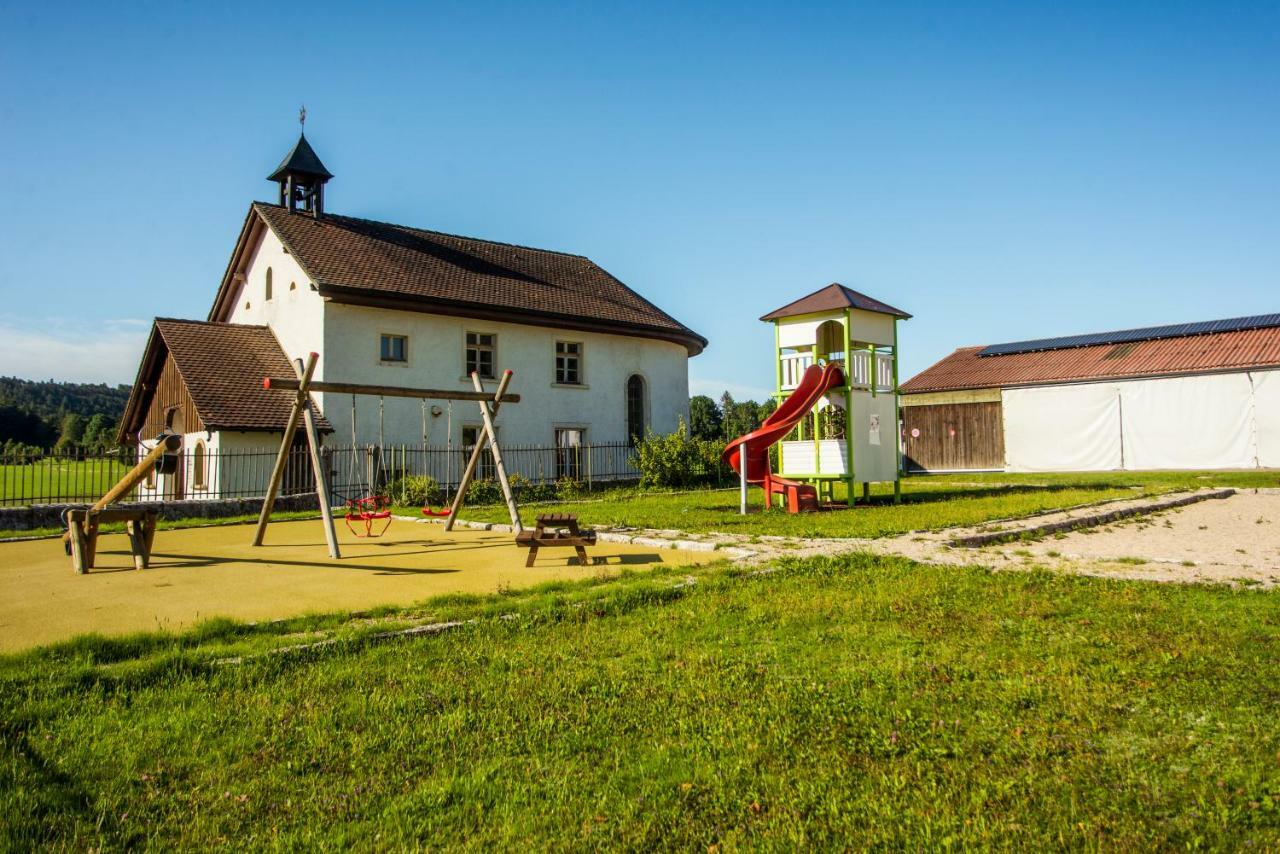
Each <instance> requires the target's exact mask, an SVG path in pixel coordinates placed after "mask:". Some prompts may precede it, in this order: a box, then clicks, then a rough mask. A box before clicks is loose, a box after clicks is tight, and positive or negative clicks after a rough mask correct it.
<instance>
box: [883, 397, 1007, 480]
mask: <svg viewBox="0 0 1280 854" xmlns="http://www.w3.org/2000/svg"><path fill="white" fill-rule="evenodd" d="M1000 408H1001V404H1000V402H999V401H994V402H986V403H939V404H933V405H929V406H906V407H903V409H902V432H903V439H904V442H905V447H904V454H903V455H904V459H903V465H904V466H905V467H906V469H907V471H948V470H956V469H996V470H1000V469H1003V468H1004V424H1003V419H1002V418H1001V411H1000ZM915 430H919V431H920V435H919V436H914V435H912V433H913V431H915Z"/></svg>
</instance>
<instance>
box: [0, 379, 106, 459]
mask: <svg viewBox="0 0 1280 854" xmlns="http://www.w3.org/2000/svg"><path fill="white" fill-rule="evenodd" d="M129 391H130V386H127V385H117V386H109V385H105V384H103V383H63V382H54V381H53V380H47V381H38V380H23V379H18V378H17V377H0V449H2V451H3V452H4V453H6V454H12V453H37V452H40V451H45V450H48V449H49V448H53V449H54V450H55V451H59V452H62V451H84V452H87V453H103V452H106V451H108V450H111V449H112V448H114V447H115V446H116V428H117V426H118V425H119V420H120V416H121V415H122V414H123V413H124V407H125V403H126V402H128V400H129Z"/></svg>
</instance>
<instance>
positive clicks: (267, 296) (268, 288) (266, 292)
mask: <svg viewBox="0 0 1280 854" xmlns="http://www.w3.org/2000/svg"><path fill="white" fill-rule="evenodd" d="M263 297H264V299H268V300H270V299H271V268H270V267H268V268H267V285H266V287H265V288H263Z"/></svg>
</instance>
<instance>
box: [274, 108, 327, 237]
mask: <svg viewBox="0 0 1280 854" xmlns="http://www.w3.org/2000/svg"><path fill="white" fill-rule="evenodd" d="M306 122H307V108H306V107H303V108H302V109H301V110H299V111H298V124H300V125H302V126H303V131H302V133H301V134H300V135H299V136H298V143H297V144H296V145H295V146H294V147H293V150H292V151H290V152H289V153H288V154H287V155H285V158H284V160H282V161H280V165H279V166H277V167H276V171H274V172H272V173H271V174H270V175H268V176H267V180H268V181H275V182H276V183H277V184H279V185H280V206H281V207H284V206H286V205H287V206H288V208H289V210H290V211H294V212H296V211H297V210H298V209H299V208H301V209H302V211H304V212H306V213H310V214H311V215H312V216H314V217H315V218H316V219H319V218H320V216H321V215H322V214H323V213H324V185H325V184H326V183H328V181H329V179H330V178H332V177H333V173H332V172H330V171H329V170H328V169H326V168H324V164H323V163H321V162H320V158H319V157H318V156H317V155H316V152H315V149H313V148H312V147H311V143H309V142H307V134H306Z"/></svg>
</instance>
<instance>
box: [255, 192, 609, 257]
mask: <svg viewBox="0 0 1280 854" xmlns="http://www.w3.org/2000/svg"><path fill="white" fill-rule="evenodd" d="M253 204H255V205H263V206H264V207H269V208H274V209H275V210H278V211H283V212H285V213H288V210H287V209H286V208H283V207H281V206H280V205H277V204H273V203H272V202H262V201H255V202H254V203H253ZM335 219H336V220H343V219H345V220H352V221H354V222H368V223H372V224H374V225H383V226H389V227H391V228H401V229H404V230H405V231H417V232H421V233H423V234H436V235H439V236H440V237H453V238H456V239H458V240H472V241H474V242H476V243H487V244H489V245H490V246H510V247H511V248H512V249H524V250H527V251H529V252H545V253H546V254H548V255H563V256H564V257H566V258H581V259H583V260H586V261H590V260H591V258H590V257H588V256H586V255H583V254H581V253H579V252H564V251H562V250H560V249H545V248H543V247H541V246H527V245H525V244H523V243H511V242H509V241H506V240H490V239H489V238H487V237H473V236H471V235H469V234H454V233H452V232H449V231H438V230H436V229H434V228H419V227H418V226H416V225H402V224H401V223H398V222H388V221H387V220H385V219H369V218H368V217H363V216H349V215H348V214H336V213H331V212H329V211H325V213H324V214H323V215H322V216H321V217H320V218H319V222H322V223H323V222H325V221H326V220H335ZM602 269H603V268H602Z"/></svg>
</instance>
